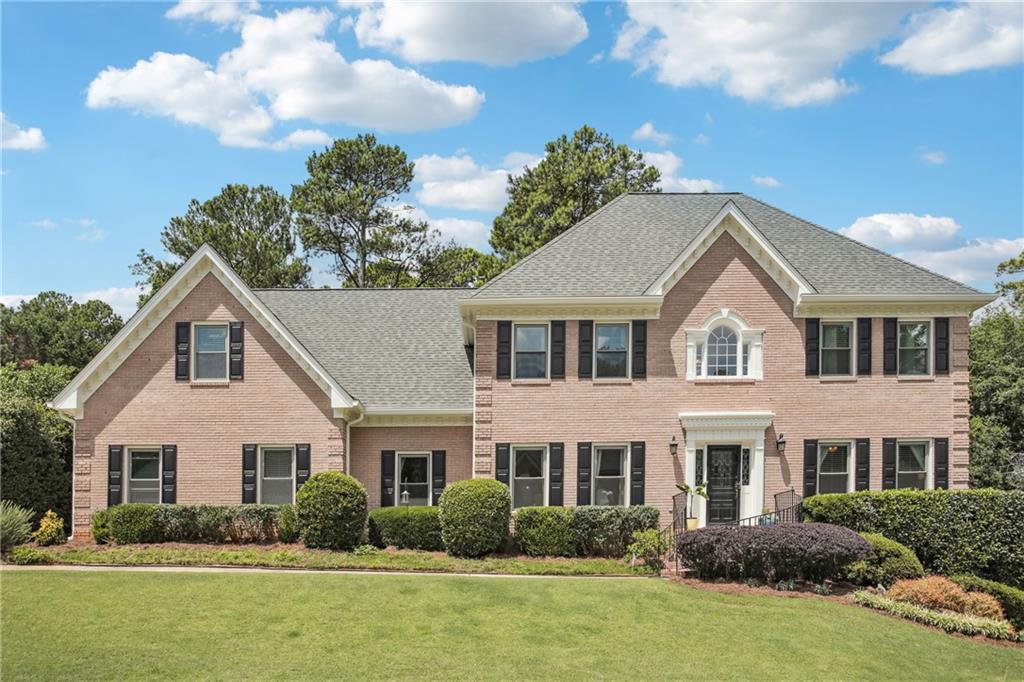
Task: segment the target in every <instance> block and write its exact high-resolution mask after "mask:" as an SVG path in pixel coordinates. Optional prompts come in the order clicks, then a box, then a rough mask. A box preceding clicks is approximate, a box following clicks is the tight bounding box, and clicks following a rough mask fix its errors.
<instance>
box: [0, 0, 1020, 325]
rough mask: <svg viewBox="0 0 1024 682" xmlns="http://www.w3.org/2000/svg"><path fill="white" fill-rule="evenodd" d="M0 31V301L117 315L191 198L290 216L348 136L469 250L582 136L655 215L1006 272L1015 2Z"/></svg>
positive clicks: (95, 11) (9, 19) (1012, 194)
mask: <svg viewBox="0 0 1024 682" xmlns="http://www.w3.org/2000/svg"><path fill="white" fill-rule="evenodd" d="M0 12H2V103H0V109H2V112H3V146H4V149H3V160H2V166H3V176H2V178H0V181H2V189H3V209H2V227H3V242H2V246H3V263H2V264H3V273H2V280H0V286H2V292H0V293H2V295H3V297H4V298H3V300H4V301H5V302H8V303H9V302H12V301H13V300H16V299H18V298H20V297H22V296H26V295H33V294H35V293H37V292H39V291H42V290H47V289H57V290H60V291H65V292H69V293H73V294H75V295H76V296H79V297H86V296H90V295H91V296H95V297H100V298H103V299H104V300H107V301H108V302H111V304H112V305H114V306H115V308H116V309H117V310H118V311H119V312H121V313H122V314H127V313H130V312H131V311H132V310H133V308H134V300H135V295H136V293H137V292H135V291H134V290H133V289H132V287H133V285H134V282H133V278H132V275H131V274H130V272H129V266H130V265H131V264H132V263H133V262H134V260H135V255H136V253H137V252H138V250H139V249H140V248H146V249H148V250H150V251H152V252H156V253H161V248H160V243H159V233H160V229H161V228H162V227H163V226H164V225H165V224H166V223H167V221H168V219H169V218H171V217H172V216H175V215H179V214H181V213H182V212H183V211H184V209H185V207H186V205H187V203H188V201H189V200H190V199H192V198H199V199H205V198H208V197H211V196H213V195H214V194H216V193H217V192H218V191H219V189H220V188H221V187H222V186H223V185H225V184H227V183H232V182H243V183H249V184H259V183H264V184H270V185H272V186H274V187H276V188H277V189H279V190H280V191H282V192H284V193H286V194H287V193H288V192H289V191H290V186H291V185H292V184H293V183H298V182H301V181H302V179H303V177H304V174H305V173H304V161H305V159H306V157H307V156H308V154H309V153H310V151H312V150H314V149H319V148H321V147H323V146H324V144H326V143H327V142H329V140H330V139H331V138H335V137H345V136H351V135H354V134H357V133H359V132H366V131H373V132H375V133H376V134H377V135H378V137H379V138H380V139H381V140H383V141H385V142H388V143H393V144H398V145H400V146H401V147H402V148H403V149H404V150H405V151H406V152H407V153H408V155H409V157H410V158H411V159H416V160H418V163H417V180H416V182H415V183H414V186H413V188H412V191H411V192H410V195H409V197H408V201H409V203H410V204H412V205H415V206H416V207H417V211H419V212H420V214H421V215H423V216H424V217H426V218H428V219H430V220H431V221H432V222H433V224H434V225H435V226H436V227H438V229H440V230H441V231H442V232H444V233H445V234H449V235H452V236H454V237H455V238H457V239H459V240H460V241H463V242H465V243H469V244H472V245H474V246H477V247H480V248H486V239H487V234H488V230H489V225H490V221H491V219H492V218H493V216H494V215H496V214H497V213H498V212H500V209H501V206H502V205H503V204H504V194H503V191H504V190H503V188H504V178H505V172H507V171H511V172H516V171H517V169H519V168H521V167H522V165H523V164H524V163H532V162H535V161H536V159H538V158H539V157H540V155H541V154H542V153H543V145H544V142H546V141H548V140H550V139H553V138H555V137H557V136H558V135H560V134H563V133H571V132H572V131H573V130H574V129H575V128H577V127H579V126H580V125H582V124H584V123H587V124H590V125H592V126H594V127H596V128H598V129H599V130H601V131H604V132H607V133H609V134H611V135H612V136H613V137H614V138H615V139H616V140H617V141H620V142H624V143H628V144H630V145H631V146H633V147H635V148H637V149H640V150H643V151H645V152H647V153H648V155H649V160H651V161H652V162H654V163H656V165H658V166H659V167H660V168H661V169H662V171H663V175H664V176H665V180H664V182H663V185H664V186H665V188H666V189H674V190H682V191H701V190H703V189H710V190H718V189H720V190H725V191H742V192H747V193H750V194H752V195H754V196H757V197H759V198H761V199H763V200H765V201H768V202H769V203H772V204H775V205H777V206H779V207H781V208H783V209H785V210H787V211H789V212H791V213H794V214H796V215H799V216H801V217H803V218H807V219H809V220H812V221H814V222H817V223H819V224H821V225H824V226H826V227H829V228H832V229H836V230H844V231H845V232H846V233H848V234H850V235H851V236H854V237H856V238H858V239H861V240H862V241H867V242H868V243H871V244H873V245H875V246H878V247H879V248H883V249H885V250H887V251H890V252H892V253H897V254H900V255H902V256H904V257H906V258H908V259H910V260H912V261H914V262H917V263H920V264H922V265H925V266H927V267H929V268H932V269H935V270H938V271H940V272H943V273H945V274H949V275H951V276H954V277H957V278H959V279H962V280H964V281H967V283H969V284H972V285H974V286H977V287H980V288H983V289H990V288H991V286H992V275H991V273H992V269H993V268H994V265H995V263H997V262H999V261H1001V260H1004V259H1005V258H1007V257H1009V255H1013V254H1014V253H1019V252H1020V251H1021V250H1022V249H1024V190H1022V187H1024V171H1022V165H1024V138H1022V130H1024V111H1022V102H1024V71H1022V67H1021V61H1022V59H1024V37H1022V30H1024V29H1022V25H1024V18H1022V16H1021V13H1022V9H1021V5H1020V4H1003V5H982V4H976V5H969V6H960V5H932V6H929V5H927V4H923V5H921V4H919V5H913V6H910V5H907V6H902V5H894V4H887V5H869V4H850V5H838V4H832V5H828V6H825V5H815V4H810V3H803V4H790V5H765V4H762V5H740V4H731V5H724V4H720V5H701V4H688V5H678V6H672V5H653V4H647V5H628V4H625V5H624V4H587V5H572V4H546V3H534V4H530V5H518V6H511V5H499V4H487V5H484V4H480V5H462V6H455V5H444V4H433V5H417V6H415V7H413V6H409V5H405V6H402V5H395V4H392V3H377V4H372V5H360V6H357V7H349V6H346V5H342V4H302V3H291V4H287V5H278V4H270V3H263V4H262V5H258V4H256V3H254V2H241V3H239V2H223V3H217V4H204V3H182V4H180V5H174V4H160V3H74V4H63V3H61V4H58V3H18V2H5V3H3V4H2V5H0ZM645 124H647V125H645ZM316 280H317V282H318V283H328V282H331V277H330V276H329V275H327V274H325V273H323V272H318V274H317V275H316Z"/></svg>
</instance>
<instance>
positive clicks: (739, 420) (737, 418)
mask: <svg viewBox="0 0 1024 682" xmlns="http://www.w3.org/2000/svg"><path fill="white" fill-rule="evenodd" d="M773 419H775V413H774V412H770V411H764V412H762V411H750V412H747V411H721V412H680V413H679V423H680V424H681V425H682V426H683V428H684V429H721V428H727V429H766V428H768V427H769V426H771V423H772V420H773Z"/></svg>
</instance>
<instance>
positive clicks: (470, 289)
mask: <svg viewBox="0 0 1024 682" xmlns="http://www.w3.org/2000/svg"><path fill="white" fill-rule="evenodd" d="M253 291H303V292H306V291H476V289H474V288H473V287H255V288H253Z"/></svg>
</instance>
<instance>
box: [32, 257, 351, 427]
mask: <svg viewBox="0 0 1024 682" xmlns="http://www.w3.org/2000/svg"><path fill="white" fill-rule="evenodd" d="M208 274H212V275H213V276H214V277H216V278H217V280H218V281H220V283H221V284H223V285H224V287H225V288H226V289H227V290H228V291H230V292H231V294H232V295H233V296H234V297H235V298H236V299H238V302H239V303H241V304H242V305H243V306H244V307H245V309H246V310H247V311H248V312H249V314H250V315H252V316H253V317H254V318H255V319H256V321H258V322H259V323H260V324H261V325H262V326H263V327H264V329H266V330H267V332H269V333H270V335H271V336H272V337H273V338H274V340H275V341H277V342H278V343H279V344H281V347H282V348H284V349H285V351H287V353H288V355H290V356H291V357H292V359H293V360H295V362H296V363H298V365H299V367H301V368H302V369H303V370H304V371H305V372H306V374H308V375H309V376H310V378H311V379H313V381H315V382H316V384H317V385H318V386H319V387H320V388H321V389H323V391H324V393H326V394H327V395H328V396H329V397H330V399H331V407H332V408H335V409H350V408H359V407H360V405H359V401H357V400H356V399H355V398H353V397H352V396H351V395H349V394H348V392H347V391H345V389H343V388H342V387H341V386H340V385H339V384H338V382H337V381H335V380H334V378H333V377H331V375H330V374H328V372H327V370H325V369H324V368H323V366H322V365H321V364H320V363H319V362H317V361H316V359H315V358H313V356H312V355H310V354H309V351H307V350H306V349H305V347H303V345H302V344H301V343H299V341H298V339H296V338H295V336H294V335H292V333H291V332H290V331H288V329H287V328H286V327H285V326H284V325H283V324H281V322H280V320H278V319H277V317H276V316H275V315H274V314H273V313H272V312H271V311H270V309H269V308H268V307H267V306H266V304H264V303H263V301H261V300H260V299H259V298H257V296H256V295H255V294H253V292H252V290H251V289H249V287H248V286H246V284H245V282H243V281H242V280H241V278H240V277H239V276H238V275H237V274H236V273H235V271H234V270H232V269H231V267H230V266H229V265H228V264H227V263H226V262H224V259H223V258H221V257H220V255H219V254H218V253H217V252H216V251H214V250H213V248H212V247H210V246H209V245H206V244H204V245H203V246H201V247H200V248H199V250H198V251H196V252H195V253H194V254H192V257H191V258H189V259H188V260H187V261H185V263H184V264H183V265H182V266H181V267H180V268H178V271H177V272H175V273H174V275H173V276H172V277H171V278H170V279H169V280H168V281H167V283H166V284H164V285H163V286H162V287H160V289H159V291H157V292H156V294H154V295H153V297H152V298H150V299H149V300H148V301H147V302H146V305H144V306H142V308H141V309H140V310H139V311H138V312H136V313H135V315H133V316H132V318H131V319H130V320H128V322H127V324H125V326H124V327H122V328H121V331H119V332H118V333H117V334H116V335H115V336H114V338H113V339H111V340H110V343H108V344H107V345H106V346H105V347H104V348H103V350H101V351H100V352H99V354H97V355H96V357H94V358H93V359H92V361H91V362H89V364H87V365H86V366H85V367H84V368H83V369H82V371H81V372H79V373H78V375H77V376H76V377H75V378H74V379H73V380H72V381H71V383H70V384H68V385H67V387H65V388H64V390H63V391H61V392H60V393H59V394H58V395H57V397H56V398H54V399H53V400H52V401H51V402H49V403H48V405H49V406H50V407H52V408H54V409H56V410H59V411H60V412H63V413H65V414H68V415H71V416H73V417H74V418H75V419H81V418H82V416H83V408H84V406H85V401H86V400H88V398H89V396H91V395H92V394H93V392H95V391H96V389H97V388H99V387H100V386H101V385H102V384H103V382H104V381H106V380H107V379H108V378H109V377H110V375H111V374H113V372H114V370H116V369H117V368H118V367H120V366H121V363H123V362H124V361H125V360H126V359H127V358H128V357H129V356H130V355H131V354H132V353H133V352H134V351H135V350H136V349H137V348H138V347H139V345H140V344H141V343H142V342H143V341H144V340H145V339H146V338H147V337H148V336H149V335H150V333H151V332H152V331H153V330H154V329H156V327H157V325H159V324H160V323H161V322H163V321H164V319H165V318H166V317H167V316H168V315H169V314H170V313H171V311H172V310H174V308H175V307H176V306H177V305H178V304H179V303H181V301H182V300H183V299H184V298H185V297H186V296H187V295H188V294H189V292H191V291H192V289H193V288H195V286H196V285H197V284H199V282H200V281H202V279H203V278H204V277H205V276H206V275H208ZM170 345H171V342H170V341H168V346H170Z"/></svg>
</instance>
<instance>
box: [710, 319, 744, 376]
mask: <svg viewBox="0 0 1024 682" xmlns="http://www.w3.org/2000/svg"><path fill="white" fill-rule="evenodd" d="M736 346H737V343H736V332H734V331H733V330H732V329H730V328H729V327H726V326H725V325H724V324H723V325H721V326H718V327H715V328H714V329H712V330H711V333H710V334H709V335H708V376H709V377H734V376H736V373H737V372H736V366H737V365H736V355H737V353H736V350H737V349H736Z"/></svg>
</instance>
